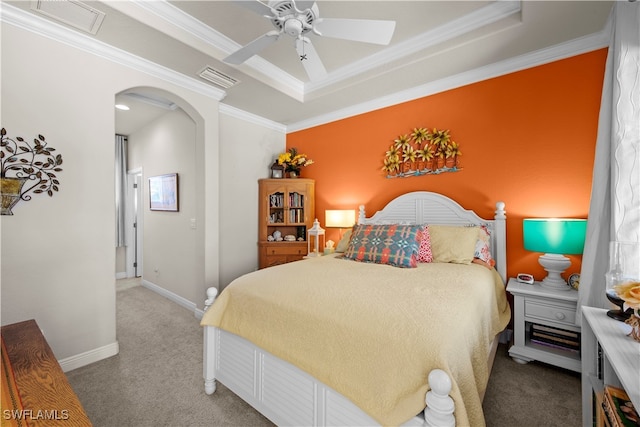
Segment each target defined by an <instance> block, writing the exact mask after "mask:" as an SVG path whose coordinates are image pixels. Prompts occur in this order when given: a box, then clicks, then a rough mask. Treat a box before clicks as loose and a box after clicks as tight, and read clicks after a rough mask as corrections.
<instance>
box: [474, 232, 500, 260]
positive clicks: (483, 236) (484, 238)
mask: <svg viewBox="0 0 640 427" xmlns="http://www.w3.org/2000/svg"><path fill="white" fill-rule="evenodd" d="M490 242H491V236H490V235H489V230H488V229H487V227H486V226H485V225H481V226H480V231H479V235H478V241H477V243H476V250H475V254H474V258H477V259H479V260H481V261H484V262H485V263H487V264H489V265H490V266H491V267H493V266H494V265H496V261H495V260H494V259H493V258H492V257H491V249H490V248H489V244H490Z"/></svg>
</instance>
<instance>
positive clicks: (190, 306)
mask: <svg viewBox="0 0 640 427" xmlns="http://www.w3.org/2000/svg"><path fill="white" fill-rule="evenodd" d="M142 286H144V287H145V288H147V289H149V290H151V291H153V292H155V293H157V294H160V295H162V296H163V297H165V298H167V299H169V300H170V301H173V302H175V303H176V304H178V305H179V306H181V307H184V308H186V309H187V310H189V311H191V312H193V313H194V314H195V316H196V317H198V315H197V313H196V310H197V305H196V304H195V303H193V302H191V301H189V300H188V299H186V298H183V297H181V296H180V295H178V294H175V293H173V292H171V291H168V290H166V289H165V288H162V287H160V286H158V285H156V284H155V283H151V282H150V281H148V280H145V279H142Z"/></svg>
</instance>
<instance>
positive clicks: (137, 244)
mask: <svg viewBox="0 0 640 427" xmlns="http://www.w3.org/2000/svg"><path fill="white" fill-rule="evenodd" d="M142 191H143V188H142V171H141V170H140V169H136V170H133V171H129V172H128V173H127V202H128V203H127V249H126V259H127V269H126V270H127V277H140V276H142V235H143V232H142V231H143V228H142V225H143V221H142V217H143V207H142Z"/></svg>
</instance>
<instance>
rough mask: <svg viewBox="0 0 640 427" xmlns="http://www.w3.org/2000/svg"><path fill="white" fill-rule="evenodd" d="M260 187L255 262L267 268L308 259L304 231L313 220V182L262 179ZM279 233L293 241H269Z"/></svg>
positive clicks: (305, 180) (305, 232) (301, 179)
mask: <svg viewBox="0 0 640 427" xmlns="http://www.w3.org/2000/svg"><path fill="white" fill-rule="evenodd" d="M258 186H259V197H260V203H259V222H258V259H259V267H260V268H266V267H271V266H274V265H279V264H285V263H287V262H292V261H298V260H301V259H302V258H303V257H304V256H306V255H307V230H308V229H309V228H311V227H312V226H313V221H314V220H315V181H314V180H312V179H305V178H294V179H261V180H259V181H258ZM275 231H279V232H280V233H281V235H282V237H283V238H284V237H285V236H287V235H292V236H294V237H295V238H296V240H295V241H292V242H290V241H284V240H283V241H280V242H278V241H269V240H268V238H269V236H273V233H274V232H275Z"/></svg>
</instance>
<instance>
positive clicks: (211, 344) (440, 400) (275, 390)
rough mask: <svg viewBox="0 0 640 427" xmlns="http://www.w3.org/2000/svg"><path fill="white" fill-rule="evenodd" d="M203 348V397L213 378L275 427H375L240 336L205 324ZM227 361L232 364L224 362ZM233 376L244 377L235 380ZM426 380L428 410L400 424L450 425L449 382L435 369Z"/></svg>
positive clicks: (213, 292) (212, 294) (210, 297)
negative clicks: (294, 400) (293, 400)
mask: <svg viewBox="0 0 640 427" xmlns="http://www.w3.org/2000/svg"><path fill="white" fill-rule="evenodd" d="M217 295H218V290H217V289H216V288H209V289H207V300H206V301H205V311H206V310H207V309H208V308H209V307H210V306H211V305H212V304H213V301H214V300H215V298H216V296H217ZM222 343H225V345H221V344H222ZM219 346H220V348H218V347H219ZM203 347H204V349H203V365H204V369H203V376H204V390H205V393H206V394H209V395H210V394H213V393H214V392H215V391H216V379H220V381H221V382H222V383H224V385H225V386H226V387H228V388H229V389H230V390H231V391H233V392H234V393H235V394H237V395H238V396H239V397H240V398H241V399H243V400H244V401H246V402H247V403H249V404H250V405H251V406H253V407H254V408H255V409H256V410H257V411H258V412H260V413H261V414H263V415H264V416H266V417H267V418H269V419H270V420H271V421H273V422H274V423H276V424H277V425H313V426H327V425H348V424H349V423H350V422H351V423H354V422H355V424H357V425H374V424H375V420H373V419H372V418H370V417H369V416H368V415H366V414H365V413H364V412H362V410H360V408H358V407H357V406H355V405H354V404H353V403H351V401H349V400H348V399H346V398H345V397H343V396H342V395H340V394H339V393H337V392H335V391H334V390H333V389H331V388H329V387H327V386H325V385H324V384H322V383H320V382H319V381H317V380H316V379H315V378H313V377H311V376H310V375H308V374H307V373H305V372H303V371H301V370H300V369H298V368H296V367H295V366H293V365H291V364H289V363H287V362H285V361H282V360H280V359H277V358H275V357H274V356H272V355H271V354H269V353H267V352H265V351H264V350H262V349H260V348H259V347H256V346H254V345H253V344H251V343H250V342H248V341H246V340H244V339H243V338H240V337H238V336H236V335H233V334H230V333H228V332H225V331H223V330H220V329H218V328H216V327H214V326H205V327H204V346H203ZM220 359H222V362H221V360H220ZM225 361H226V362H225ZM229 361H233V362H232V363H231V364H228V362H229ZM245 365H246V366H245ZM217 369H220V372H218V371H217ZM238 375H240V376H243V375H247V377H245V378H241V379H240V380H238V379H237V377H238ZM265 378H268V383H266V382H264V381H265ZM428 379H429V385H430V387H431V390H429V391H428V392H427V395H426V398H425V402H426V404H427V408H426V409H425V410H424V413H423V414H421V416H416V417H414V418H412V419H411V420H409V421H407V422H406V423H405V424H404V426H416V427H417V426H433V427H436V426H437V427H453V426H455V418H454V416H453V412H454V408H455V406H454V402H453V399H452V398H451V397H450V396H449V393H450V392H451V379H450V378H449V376H448V375H447V373H446V372H445V371H443V370H440V369H434V370H433V371H431V373H429V378H428ZM246 384H249V385H250V386H247V387H246V388H245V387H244V386H243V385H246ZM282 390H293V391H294V394H295V395H298V396H303V397H302V401H303V402H308V405H307V406H306V407H305V405H304V404H301V405H300V406H299V407H296V408H292V407H291V405H288V404H287V403H288V402H289V400H290V395H289V394H282ZM305 394H307V395H305ZM345 420H348V421H345Z"/></svg>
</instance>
